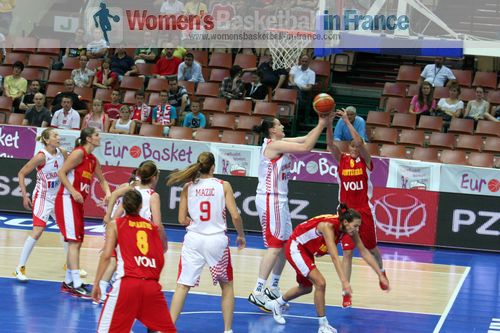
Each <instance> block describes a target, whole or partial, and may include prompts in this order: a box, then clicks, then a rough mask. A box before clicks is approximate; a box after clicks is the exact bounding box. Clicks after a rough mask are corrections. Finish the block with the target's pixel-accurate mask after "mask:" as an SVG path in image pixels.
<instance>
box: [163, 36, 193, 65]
mask: <svg viewBox="0 0 500 333" xmlns="http://www.w3.org/2000/svg"><path fill="white" fill-rule="evenodd" d="M163 44H164V48H163V50H162V51H161V55H162V56H165V55H166V54H167V49H166V48H168V47H169V44H171V45H173V47H174V51H173V52H172V55H173V56H174V58H179V59H181V60H183V59H184V57H185V56H186V54H187V50H186V49H185V48H184V47H182V45H181V35H180V34H179V33H175V32H173V33H171V34H169V35H168V39H167V40H165V41H164V43H163Z"/></svg>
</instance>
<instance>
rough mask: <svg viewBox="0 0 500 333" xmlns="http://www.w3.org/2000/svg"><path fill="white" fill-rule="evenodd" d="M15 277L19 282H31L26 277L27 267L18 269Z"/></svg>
mask: <svg viewBox="0 0 500 333" xmlns="http://www.w3.org/2000/svg"><path fill="white" fill-rule="evenodd" d="M14 276H15V277H16V279H17V280H18V281H21V282H27V281H28V280H29V279H28V277H27V276H26V267H24V266H21V267H17V268H16V271H15V272H14Z"/></svg>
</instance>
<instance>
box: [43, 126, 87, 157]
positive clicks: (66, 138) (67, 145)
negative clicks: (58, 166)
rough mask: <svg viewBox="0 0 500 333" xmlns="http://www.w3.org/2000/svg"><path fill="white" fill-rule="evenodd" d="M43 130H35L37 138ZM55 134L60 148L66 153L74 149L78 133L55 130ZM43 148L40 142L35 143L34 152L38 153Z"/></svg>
mask: <svg viewBox="0 0 500 333" xmlns="http://www.w3.org/2000/svg"><path fill="white" fill-rule="evenodd" d="M43 130H44V128H40V127H38V128H37V136H40V135H41V134H42V132H43ZM57 133H58V134H59V138H60V139H59V141H60V142H61V148H64V149H66V151H72V150H73V148H75V141H76V139H78V138H79V137H80V131H77V130H64V129H57ZM42 148H43V144H42V143H41V142H37V143H36V147H35V152H37V151H39V150H40V149H42Z"/></svg>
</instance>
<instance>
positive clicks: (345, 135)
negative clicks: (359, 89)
mask: <svg viewBox="0 0 500 333" xmlns="http://www.w3.org/2000/svg"><path fill="white" fill-rule="evenodd" d="M342 111H344V112H345V113H346V114H347V118H349V122H350V123H351V124H352V126H353V127H354V129H355V130H356V132H358V134H359V136H360V137H361V138H362V139H363V140H365V142H368V137H367V136H366V123H365V120H364V119H363V118H361V117H360V116H358V115H357V114H356V108H355V107H354V106H348V107H346V108H345V109H342ZM333 139H334V140H335V141H352V136H351V133H350V132H349V128H348V127H347V125H346V123H345V122H344V120H343V119H342V118H340V119H339V121H338V122H337V125H335V131H334V132H333Z"/></svg>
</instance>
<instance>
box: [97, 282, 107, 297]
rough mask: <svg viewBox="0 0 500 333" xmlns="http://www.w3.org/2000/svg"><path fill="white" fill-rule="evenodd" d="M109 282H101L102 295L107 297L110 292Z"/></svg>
mask: <svg viewBox="0 0 500 333" xmlns="http://www.w3.org/2000/svg"><path fill="white" fill-rule="evenodd" d="M108 286H109V282H108V281H106V280H101V281H99V288H100V289H101V295H106V292H107V291H108Z"/></svg>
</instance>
